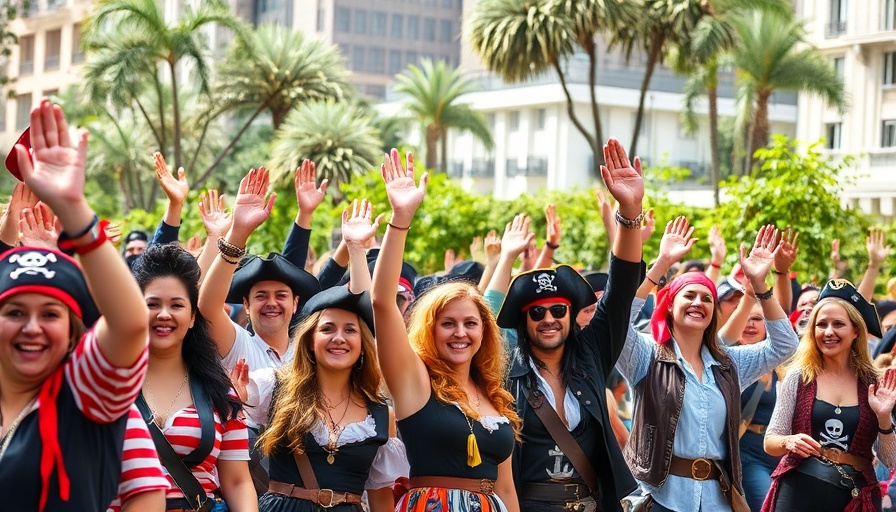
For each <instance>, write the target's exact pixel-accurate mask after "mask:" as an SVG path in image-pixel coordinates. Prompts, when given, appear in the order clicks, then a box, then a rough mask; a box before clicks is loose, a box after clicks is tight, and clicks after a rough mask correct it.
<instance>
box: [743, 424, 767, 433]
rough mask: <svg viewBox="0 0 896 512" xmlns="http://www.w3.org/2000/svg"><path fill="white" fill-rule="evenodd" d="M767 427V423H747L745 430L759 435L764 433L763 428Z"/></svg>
mask: <svg viewBox="0 0 896 512" xmlns="http://www.w3.org/2000/svg"><path fill="white" fill-rule="evenodd" d="M767 428H768V425H760V424H759V423H750V424H749V425H747V430H749V431H750V432H753V433H754V434H759V435H760V436H762V435H765V430H766V429H767Z"/></svg>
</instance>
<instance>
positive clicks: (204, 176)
mask: <svg viewBox="0 0 896 512" xmlns="http://www.w3.org/2000/svg"><path fill="white" fill-rule="evenodd" d="M264 108H265V107H264V105H262V106H260V107H258V109H256V110H255V112H254V113H253V114H252V116H251V117H250V118H249V120H248V121H246V124H244V125H243V127H242V128H240V131H238V132H237V134H236V135H235V136H234V137H233V140H231V141H230V144H228V145H227V147H226V148H224V149H223V150H221V152H220V153H219V154H218V158H216V159H215V161H214V162H212V165H210V166H208V169H206V170H205V172H203V173H202V176H200V177H199V179H198V180H196V181H194V182H193V183H192V184H191V185H190V188H192V189H198V188H201V187H202V184H203V183H205V180H207V179H208V177H209V176H211V175H212V171H214V170H215V168H216V167H218V164H220V163H221V161H222V160H224V157H225V156H227V154H228V153H230V150H231V149H233V147H234V146H236V143H237V142H238V141H239V140H240V137H242V136H243V134H244V133H245V132H246V130H247V129H248V128H249V125H251V124H252V121H254V120H255V118H256V117H258V114H261V111H262V110H264ZM197 151H198V149H197Z"/></svg>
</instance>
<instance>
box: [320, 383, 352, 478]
mask: <svg viewBox="0 0 896 512" xmlns="http://www.w3.org/2000/svg"><path fill="white" fill-rule="evenodd" d="M349 396H351V393H349ZM343 402H345V409H344V410H343V411H342V416H340V418H339V421H333V416H331V415H330V411H327V418H328V419H329V420H330V435H329V438H328V439H327V445H326V446H324V447H323V449H324V451H325V452H327V464H333V462H335V461H336V452H338V451H339V446H338V443H339V435H340V434H342V431H343V430H345V429H344V428H343V427H342V425H340V423H342V420H344V419H345V415H346V414H348V407H349V405H351V403H352V402H351V400H348V397H346V400H343ZM340 403H342V402H340ZM337 406H338V405H337Z"/></svg>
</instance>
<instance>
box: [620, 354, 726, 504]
mask: <svg viewBox="0 0 896 512" xmlns="http://www.w3.org/2000/svg"><path fill="white" fill-rule="evenodd" d="M719 363H720V364H719V365H713V366H712V371H713V375H714V376H715V379H716V385H717V386H718V387H719V390H720V391H721V393H722V397H723V398H724V399H725V406H726V408H727V411H728V412H727V422H726V428H725V430H726V435H727V441H728V460H726V461H723V464H724V466H725V469H726V470H727V471H728V474H729V475H730V476H731V482H732V484H733V485H734V486H735V487H736V489H737V490H738V491H739V492H740V493H741V494H743V486H742V484H741V466H740V450H739V439H738V430H739V429H738V426H739V425H738V424H739V423H740V382H739V380H738V376H737V368H735V367H734V363H733V362H732V361H731V359H730V358H729V357H728V356H727V355H725V356H724V358H723V359H722V360H721V361H719ZM684 386H685V373H684V369H683V368H682V367H681V364H680V363H679V362H678V358H677V357H676V355H675V349H674V348H673V347H672V343H671V342H668V343H665V344H663V345H660V344H657V347H656V350H655V351H654V356H653V360H652V361H651V362H650V367H649V368H648V370H647V375H645V376H644V378H643V379H641V381H640V382H638V385H637V386H635V393H636V396H637V397H638V399H637V400H636V401H635V411H634V414H633V415H632V432H631V436H630V437H629V440H628V443H627V444H626V445H625V450H623V455H624V456H625V460H626V462H627V463H628V466H629V468H630V469H631V470H632V475H634V477H635V478H636V479H638V480H640V481H643V482H646V483H648V484H650V485H653V486H655V487H660V486H662V485H663V484H664V483H666V478H667V477H668V476H669V465H670V464H671V463H672V447H673V444H674V442H675V430H676V428H677V427H678V420H679V418H680V417H681V408H682V405H683V404H684Z"/></svg>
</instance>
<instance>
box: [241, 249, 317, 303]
mask: <svg viewBox="0 0 896 512" xmlns="http://www.w3.org/2000/svg"><path fill="white" fill-rule="evenodd" d="M259 281H279V282H281V283H284V284H286V286H289V287H290V288H291V289H292V293H293V294H295V295H298V296H299V309H301V308H302V306H303V305H304V304H305V302H307V301H308V299H310V298H311V297H312V296H313V295H314V294H316V293H320V282H319V281H318V280H317V278H316V277H314V276H313V275H311V274H309V273H308V272H306V271H305V270H304V269H301V268H299V267H297V266H295V265H293V264H292V263H290V262H289V260H287V259H286V258H284V257H283V255H281V254H278V253H276V252H272V253H270V254H269V255H268V257H267V258H262V257H260V256H251V257H250V259H249V260H248V261H247V262H246V263H245V264H244V265H241V266H240V268H239V269H237V271H236V272H234V274H233V281H232V282H231V284H230V292H229V293H228V294H227V299H226V300H225V302H230V303H236V304H241V303H242V302H243V297H248V296H249V291H250V290H251V289H252V286H253V285H254V284H255V283H257V282H259Z"/></svg>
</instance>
